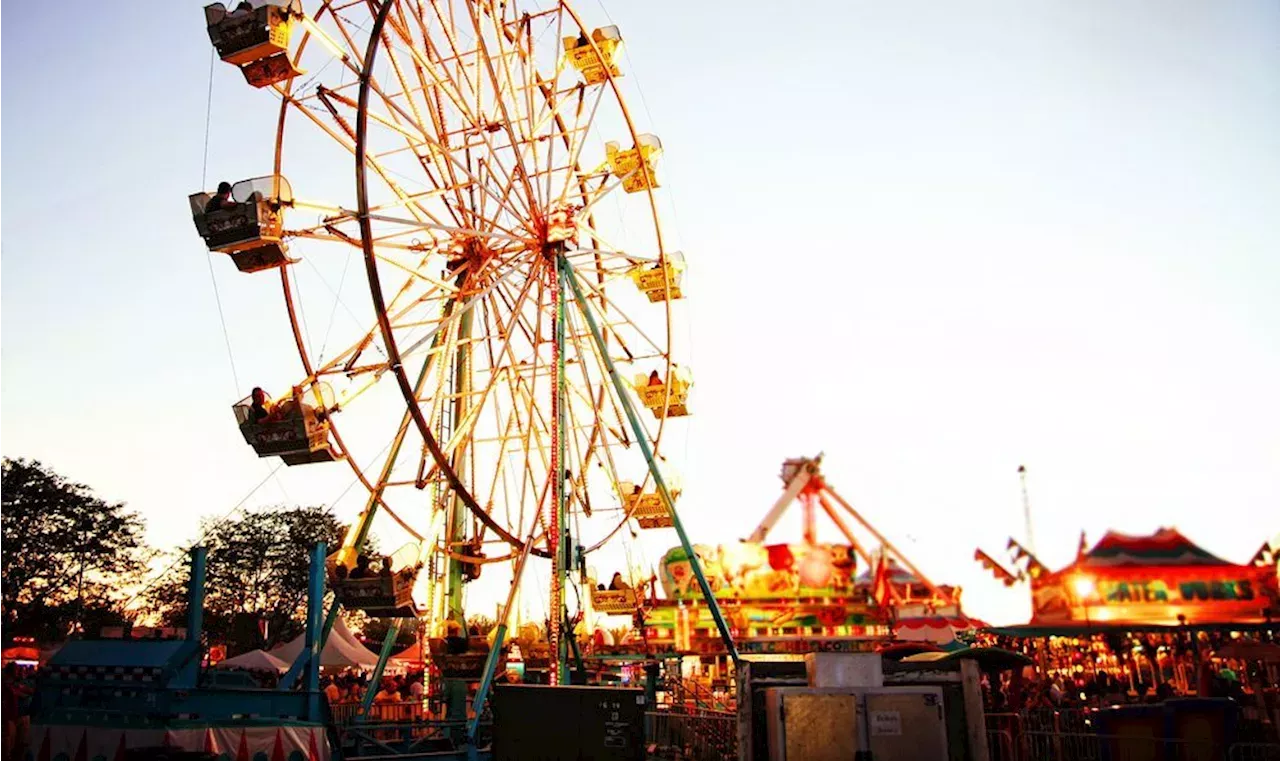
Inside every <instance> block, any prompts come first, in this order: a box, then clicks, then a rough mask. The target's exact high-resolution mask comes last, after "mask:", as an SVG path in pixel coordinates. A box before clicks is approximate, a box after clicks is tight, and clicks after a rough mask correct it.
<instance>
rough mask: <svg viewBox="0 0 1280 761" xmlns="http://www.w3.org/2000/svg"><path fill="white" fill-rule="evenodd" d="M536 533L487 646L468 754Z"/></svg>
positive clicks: (535, 529) (527, 543)
mask: <svg viewBox="0 0 1280 761" xmlns="http://www.w3.org/2000/svg"><path fill="white" fill-rule="evenodd" d="M537 533H538V527H537V525H536V524H535V525H534V527H533V530H532V531H531V532H530V533H529V538H528V539H526V540H525V543H524V549H522V550H521V551H520V557H519V559H517V560H516V567H515V571H514V572H513V573H512V576H511V589H509V590H508V591H507V604H506V605H503V606H502V610H501V612H500V614H499V616H498V622H497V627H496V628H495V630H494V634H493V644H491V645H489V656H488V657H487V658H485V661H484V673H483V674H481V676H480V685H479V686H478V687H477V688H476V697H475V700H474V701H473V703H472V709H473V712H474V714H475V715H474V716H472V717H471V719H470V720H468V722H467V745H468V753H471V752H474V750H475V747H476V733H477V732H478V731H479V730H480V715H481V714H482V713H484V704H485V701H486V700H488V698H489V689H490V688H491V687H492V686H493V677H494V674H495V673H497V671H498V661H499V660H501V658H502V646H503V645H504V644H505V643H506V641H507V625H508V623H509V621H510V620H511V612H512V611H513V610H515V607H516V595H517V594H518V593H519V591H520V579H521V577H523V576H524V565H525V562H526V561H528V560H529V550H531V549H533V540H534V537H535V536H536V535H537Z"/></svg>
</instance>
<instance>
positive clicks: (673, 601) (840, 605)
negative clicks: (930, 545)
mask: <svg viewBox="0 0 1280 761" xmlns="http://www.w3.org/2000/svg"><path fill="white" fill-rule="evenodd" d="M821 464H822V455H818V456H817V457H813V458H805V457H801V458H795V459H790V460H787V461H786V462H785V463H783V466H782V471H781V473H780V474H779V475H780V478H781V480H782V484H783V491H782V494H781V495H779V497H778V498H777V500H776V501H775V502H774V504H773V505H772V507H771V508H770V509H769V510H768V512H767V513H766V515H765V516H764V518H763V519H762V520H761V521H760V523H759V525H758V526H757V527H756V528H755V529H754V530H753V531H752V532H751V533H750V534H749V535H748V536H747V537H746V538H745V539H743V540H742V541H739V542H737V543H727V544H722V545H719V546H710V545H703V544H699V545H694V547H693V554H692V555H691V554H690V553H689V552H688V551H687V550H686V548H684V547H674V548H672V549H671V550H670V551H669V552H668V553H667V554H666V555H665V556H664V557H663V559H662V562H661V565H660V567H659V568H658V569H657V572H656V573H655V574H654V578H653V580H652V583H651V584H650V585H649V587H648V590H647V592H646V591H645V590H637V589H632V588H630V586H629V585H628V588H625V589H605V588H599V589H597V590H596V591H594V592H592V603H593V605H594V608H595V610H596V611H597V612H598V613H601V614H607V615H621V614H626V615H631V616H633V617H634V618H635V620H636V622H637V627H636V631H635V633H634V634H633V635H632V636H631V637H629V638H628V639H627V640H626V641H623V642H620V643H616V644H614V645H613V646H609V647H605V648H603V649H604V650H606V651H609V652H611V653H613V654H614V655H615V656H618V657H621V656H623V655H625V654H627V653H633V654H635V653H649V654H653V653H666V654H671V653H677V654H687V655H698V656H703V657H710V658H712V659H715V658H717V657H722V656H724V655H726V651H725V650H724V649H723V647H722V646H721V645H720V644H719V642H718V640H717V638H716V637H714V636H713V634H714V633H715V632H716V628H715V627H716V624H715V620H714V616H713V615H712V611H711V610H710V609H708V607H707V606H705V605H703V604H702V602H701V594H700V590H699V589H698V586H697V585H696V584H695V580H696V578H697V577H696V574H695V573H694V566H695V563H696V565H697V566H699V567H700V568H701V569H702V571H703V573H704V575H705V577H706V579H707V581H708V583H709V584H710V586H711V589H712V591H713V592H714V594H715V597H716V599H717V601H718V605H719V608H720V609H721V610H723V614H724V617H725V618H726V619H727V620H728V622H729V624H730V626H731V627H732V630H733V634H734V642H735V645H736V647H737V648H738V649H740V650H741V651H742V652H771V653H805V652H817V651H858V650H872V649H877V648H882V647H884V646H886V644H888V643H890V642H892V641H894V640H895V639H896V640H926V641H932V642H934V643H936V644H938V645H942V646H947V645H951V646H954V647H958V646H959V642H958V641H957V636H956V635H957V634H959V633H962V632H965V631H966V630H971V629H974V628H976V627H977V626H978V625H979V624H980V622H976V621H974V620H973V619H969V618H968V617H966V616H965V615H964V613H963V612H962V611H961V608H960V590H959V589H958V588H955V587H952V586H949V585H946V584H934V583H933V582H932V581H930V580H929V578H928V577H927V576H925V575H924V573H923V572H921V571H920V569H919V568H918V566H916V565H915V564H914V563H912V561H911V560H910V558H908V557H907V556H906V554H904V553H903V552H902V551H901V550H900V549H899V548H898V547H897V546H896V545H894V544H893V543H892V542H891V541H890V540H889V539H888V538H887V537H885V535H884V534H882V533H881V532H880V531H879V530H877V529H876V528H875V526H874V525H872V523H871V522H870V521H869V520H867V519H866V518H865V517H864V516H863V515H862V514H861V513H860V512H859V511H858V510H857V509H856V508H855V507H854V506H853V505H851V504H850V503H849V502H848V501H847V500H846V499H845V498H844V497H842V496H841V495H840V493H839V492H837V491H836V490H835V488H834V487H833V486H832V485H831V484H830V482H829V481H828V480H827V479H826V477H825V476H824V474H823V472H822V469H821ZM797 504H798V505H799V507H800V510H801V515H800V517H801V533H802V536H801V539H800V541H798V542H793V543H784V544H773V543H767V542H768V540H769V537H770V535H771V534H772V533H773V531H774V529H775V528H776V527H777V526H778V524H779V523H780V521H781V520H782V519H783V517H784V516H785V515H786V514H787V512H788V510H790V509H791V508H792V507H793V506H794V505H797ZM820 515H825V516H826V519H827V520H828V521H829V522H830V523H831V524H832V525H833V526H834V527H835V528H836V529H837V530H838V531H839V533H840V535H841V537H843V539H844V543H837V544H830V543H825V542H823V541H822V540H821V539H820V536H819V533H820V532H819V516H820ZM859 567H861V569H862V571H861V573H859V572H858V569H859ZM659 588H660V589H661V596H659V594H658V590H659ZM725 665H726V666H727V665H728V664H725Z"/></svg>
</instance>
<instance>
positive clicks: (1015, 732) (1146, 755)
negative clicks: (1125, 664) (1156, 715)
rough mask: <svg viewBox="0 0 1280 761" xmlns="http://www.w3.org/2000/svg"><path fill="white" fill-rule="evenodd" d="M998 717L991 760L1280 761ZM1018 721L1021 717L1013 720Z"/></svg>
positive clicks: (1274, 748)
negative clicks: (1031, 725) (1027, 726)
mask: <svg viewBox="0 0 1280 761" xmlns="http://www.w3.org/2000/svg"><path fill="white" fill-rule="evenodd" d="M1005 717H1006V715H1002V714H995V715H993V716H988V719H991V718H995V719H996V721H995V722H988V726H987V748H988V753H989V755H990V758H991V761H1280V744H1275V743H1234V744H1232V745H1231V746H1230V747H1227V746H1226V745H1224V744H1223V743H1221V742H1218V741H1214V740H1209V739H1205V740H1190V739H1183V738H1171V737H1159V736H1155V735H1149V734H1137V733H1130V734H1112V735H1108V734H1097V733H1094V732H1053V731H1040V730H1027V729H1025V728H1023V727H1021V726H1019V725H1018V724H1017V723H1016V722H1009V721H1005ZM1015 718H1017V717H1015Z"/></svg>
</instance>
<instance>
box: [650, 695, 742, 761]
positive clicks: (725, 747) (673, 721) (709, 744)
mask: <svg viewBox="0 0 1280 761" xmlns="http://www.w3.org/2000/svg"><path fill="white" fill-rule="evenodd" d="M645 743H646V746H647V751H648V757H649V758H651V759H662V760H663V761H726V759H732V758H736V757H737V755H738V717H737V715H736V714H733V713H729V712H727V711H698V710H688V709H684V708H680V707H672V708H671V709H670V710H659V711H649V712H647V713H646V714H645Z"/></svg>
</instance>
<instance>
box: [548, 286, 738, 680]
mask: <svg viewBox="0 0 1280 761" xmlns="http://www.w3.org/2000/svg"><path fill="white" fill-rule="evenodd" d="M566 279H567V280H568V281H569V287H570V288H571V289H573V297H574V299H575V300H576V301H577V302H578V309H579V310H580V311H581V312H582V315H583V317H585V318H586V320H587V327H589V328H590V329H591V338H592V340H594V341H595V343H596V348H597V349H598V350H599V352H600V356H601V357H602V358H603V359H604V363H605V367H606V369H608V371H609V379H610V380H612V381H613V388H614V390H615V391H616V392H617V393H618V397H619V398H620V399H621V400H622V408H623V410H624V411H625V412H626V413H627V420H628V421H629V422H630V423H631V430H632V432H633V433H634V434H635V437H636V442H637V443H639V444H640V451H641V452H642V453H643V454H644V458H645V461H646V462H648V463H649V472H650V473H652V474H653V480H654V483H655V484H656V485H657V487H658V493H659V494H660V495H662V503H663V504H664V505H666V506H667V510H668V511H669V512H670V513H671V523H672V525H673V526H674V527H675V530H676V534H677V535H678V536H679V537H680V546H681V547H683V548H684V551H685V553H686V554H687V555H688V556H689V564H690V565H691V566H692V567H693V575H694V577H695V578H696V579H697V580H698V588H699V589H700V590H702V598H703V600H705V601H706V603H707V607H708V608H709V609H710V610H711V618H712V619H713V620H715V622H716V628H717V629H718V630H719V631H720V638H721V640H723V641H724V645H725V649H727V650H728V651H729V657H730V658H732V659H733V665H734V666H735V667H736V666H737V665H738V663H739V660H740V659H739V656H738V647H737V645H735V644H734V643H733V635H732V634H731V633H730V632H729V624H728V623H727V622H726V621H725V620H724V614H722V613H721V612H720V605H719V604H718V603H717V602H716V596H715V594H714V593H713V592H712V591H711V585H710V584H709V583H707V577H706V574H704V573H703V572H702V563H701V562H700V561H699V560H698V555H697V553H696V552H694V551H693V543H692V542H690V541H689V535H688V534H687V533H686V532H685V530H684V523H682V522H681V521H680V516H679V515H677V514H676V506H675V503H674V502H673V501H672V499H671V492H670V491H668V490H667V482H666V481H665V480H664V479H663V478H662V473H660V472H659V471H658V463H657V462H656V461H655V460H654V457H653V448H652V447H650V446H649V439H648V437H647V436H646V435H645V431H644V427H643V426H641V425H640V418H639V417H638V416H637V415H636V409H635V403H634V402H633V401H632V400H631V395H630V394H628V393H627V389H626V387H625V385H624V384H623V381H622V378H621V377H619V375H618V368H617V367H616V366H614V364H613V357H611V356H609V347H608V346H607V345H606V344H605V342H604V336H603V335H601V333H600V327H599V326H598V325H597V324H596V318H595V315H593V314H592V313H591V305H590V304H588V303H587V299H586V297H585V296H583V295H582V286H581V285H579V284H578V280H577V278H576V277H574V276H573V273H572V272H570V273H568V276H567V277H566ZM668 380H670V379H668Z"/></svg>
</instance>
